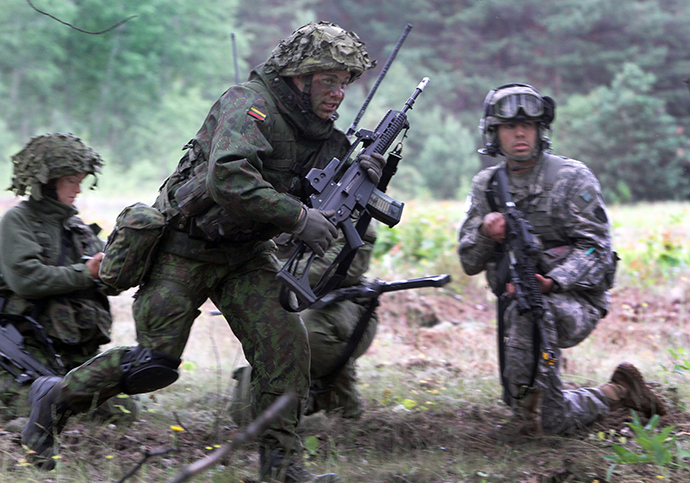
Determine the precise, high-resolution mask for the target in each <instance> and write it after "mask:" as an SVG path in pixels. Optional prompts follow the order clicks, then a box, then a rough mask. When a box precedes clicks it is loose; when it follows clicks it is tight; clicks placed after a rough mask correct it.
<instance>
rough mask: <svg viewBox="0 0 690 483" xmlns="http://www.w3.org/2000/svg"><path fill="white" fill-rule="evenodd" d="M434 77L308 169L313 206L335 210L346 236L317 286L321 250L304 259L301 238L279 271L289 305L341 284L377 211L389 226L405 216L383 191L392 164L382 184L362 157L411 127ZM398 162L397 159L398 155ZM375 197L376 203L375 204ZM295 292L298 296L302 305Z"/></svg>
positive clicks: (302, 305) (284, 302)
mask: <svg viewBox="0 0 690 483" xmlns="http://www.w3.org/2000/svg"><path fill="white" fill-rule="evenodd" d="M428 83H429V78H428V77H425V78H424V79H422V81H421V82H420V83H419V85H418V86H417V88H416V89H415V91H414V93H413V94H412V96H411V97H410V98H409V99H408V100H407V102H406V103H405V105H404V106H403V108H402V109H401V110H399V111H398V110H389V111H388V112H387V113H386V115H385V116H384V117H383V119H382V120H381V122H379V124H378V126H377V127H376V129H375V130H374V131H370V130H366V129H360V130H359V131H357V133H356V135H355V136H356V141H355V143H354V144H353V145H352V147H351V148H350V150H349V151H348V153H347V154H346V155H345V156H344V157H343V159H342V160H340V159H338V158H333V159H332V160H331V161H330V162H329V163H328V165H327V166H326V167H325V168H323V169H317V168H314V169H311V170H310V171H309V173H308V174H307V178H306V179H307V184H308V186H309V189H310V190H311V191H312V194H310V195H309V200H308V203H309V204H310V205H311V207H312V208H315V209H318V210H320V211H322V212H327V211H333V212H334V213H335V214H334V215H333V216H332V217H331V218H329V219H330V221H331V222H332V223H333V224H334V225H336V226H337V227H338V228H340V229H341V230H342V231H343V234H344V236H345V240H346V242H345V246H344V248H343V250H342V251H341V252H340V253H339V254H338V256H337V257H336V259H335V261H334V262H333V263H332V264H331V265H330V266H329V267H328V269H327V270H326V271H325V273H324V274H323V275H322V277H321V278H320V280H319V281H318V282H317V284H316V285H315V286H314V287H313V288H312V287H311V285H310V284H309V267H310V266H311V264H312V262H313V261H314V258H315V254H314V253H311V254H310V255H309V256H308V258H307V260H306V262H305V263H304V264H302V260H303V258H304V257H305V255H306V253H307V250H308V249H307V246H306V244H305V243H304V242H300V243H299V244H298V246H297V248H296V249H295V252H294V253H293V254H292V256H291V257H290V258H289V259H288V261H287V262H286V263H285V265H284V266H283V268H282V269H281V270H280V272H278V274H277V278H278V280H280V281H281V282H283V283H284V286H283V287H282V290H281V296H280V303H281V304H282V305H283V307H284V308H285V309H286V310H289V311H291V312H298V311H301V310H303V309H305V308H307V307H309V306H310V305H311V304H313V303H314V302H316V300H318V299H319V298H321V297H323V296H324V295H325V294H327V293H328V292H330V291H331V290H333V289H334V288H337V287H338V286H339V284H340V282H341V281H342V279H343V278H344V277H345V275H346V272H347V268H348V267H349V264H350V262H351V261H352V258H353V256H354V252H355V251H356V250H357V249H358V248H359V247H361V246H362V245H363V244H364V242H363V241H362V235H363V233H364V232H365V231H366V229H367V227H368V226H369V222H370V221H371V218H372V217H373V218H375V219H377V220H379V221H381V222H383V223H385V224H386V225H388V226H389V227H393V226H395V225H396V224H397V223H398V222H399V221H400V216H401V214H402V208H403V203H400V202H397V201H395V200H393V199H392V198H390V197H388V196H386V195H385V194H384V193H383V192H384V191H385V190H386V188H387V183H388V181H389V180H390V178H391V177H392V173H391V172H390V170H388V172H386V169H385V168H384V173H385V174H386V176H382V179H381V181H380V182H379V184H378V185H375V184H374V182H373V181H372V180H371V179H370V178H369V176H368V174H367V172H366V170H365V169H364V168H363V167H362V166H361V163H360V158H361V156H362V155H371V154H374V153H378V154H381V155H383V154H384V153H385V152H386V151H387V150H388V149H389V148H390V147H391V145H392V144H393V141H395V139H396V138H397V137H398V136H399V135H400V133H402V132H403V131H404V130H406V129H408V128H409V122H408V120H407V114H406V112H407V111H408V110H410V109H412V106H413V105H414V102H415V100H416V99H417V97H418V96H419V95H420V94H421V93H422V91H423V90H424V88H425V87H426V85H427V84H428ZM391 156H393V157H395V156H399V152H396V151H394V152H393V153H391V155H390V156H389V158H388V160H390V159H391ZM388 160H387V162H386V164H388ZM394 162H395V164H397V160H395V161H394ZM370 201H372V202H373V203H374V205H372V206H370ZM355 215H357V217H356V218H355ZM355 221H356V225H355ZM334 270H335V273H334ZM293 294H294V296H295V297H296V302H297V304H296V305H295V303H294V300H293V297H292V295H293Z"/></svg>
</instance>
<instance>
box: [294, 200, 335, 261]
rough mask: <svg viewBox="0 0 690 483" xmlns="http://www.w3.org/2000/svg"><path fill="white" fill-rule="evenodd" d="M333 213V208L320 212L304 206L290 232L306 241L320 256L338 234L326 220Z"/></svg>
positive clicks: (333, 226)
mask: <svg viewBox="0 0 690 483" xmlns="http://www.w3.org/2000/svg"><path fill="white" fill-rule="evenodd" d="M333 215H335V211H333V210H331V211H327V212H325V213H322V212H320V211H319V210H316V209H314V208H306V207H305V208H304V209H303V210H302V213H301V214H300V218H299V221H298V222H297V225H295V228H294V229H293V230H292V234H293V235H295V236H296V237H297V238H299V239H300V240H302V241H303V242H304V243H306V244H307V246H308V247H309V248H311V250H312V251H313V252H314V253H316V255H317V256H319V257H322V256H323V255H324V254H325V253H326V250H328V247H330V246H331V243H333V239H334V238H335V237H336V235H337V234H338V229H337V228H336V227H335V225H334V224H333V223H331V222H330V221H329V220H328V218H329V217H331V216H333Z"/></svg>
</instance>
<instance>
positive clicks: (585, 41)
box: [0, 0, 690, 203]
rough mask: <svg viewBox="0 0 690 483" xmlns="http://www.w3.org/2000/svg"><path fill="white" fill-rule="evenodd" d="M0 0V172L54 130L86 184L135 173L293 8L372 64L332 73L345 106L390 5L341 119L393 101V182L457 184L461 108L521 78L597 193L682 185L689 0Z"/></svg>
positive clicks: (155, 168)
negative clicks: (96, 163) (97, 163)
mask: <svg viewBox="0 0 690 483" xmlns="http://www.w3.org/2000/svg"><path fill="white" fill-rule="evenodd" d="M34 4H35V5H36V7H37V8H40V9H42V10H44V11H46V12H48V13H50V14H51V15H54V16H56V17H58V18H60V19H61V20H63V21H65V22H69V23H72V24H74V25H75V26H77V27H79V28H81V29H84V30H89V31H100V30H103V29H106V28H107V27H109V26H111V25H113V24H115V23H117V22H118V21H120V20H122V19H124V18H126V17H128V16H130V15H136V17H135V18H133V19H131V20H129V21H128V22H126V23H124V24H123V25H121V26H119V27H118V28H116V29H114V30H112V31H110V32H107V33H104V34H101V35H88V34H85V33H82V32H79V31H77V30H74V29H71V28H68V27H66V26H65V25H62V24H60V23H58V22H56V21H55V20H53V19H50V18H49V17H47V16H45V15H41V14H39V13H38V12H37V11H35V10H34V9H32V8H31V7H30V5H29V4H28V3H26V2H23V1H13V2H9V1H5V2H3V8H2V10H0V96H2V100H3V102H2V109H0V142H2V144H3V146H4V149H3V156H4V158H5V160H3V162H2V163H1V164H2V167H1V168H0V176H2V179H5V180H7V183H8V184H9V167H10V156H11V155H12V154H13V153H15V152H16V151H18V150H19V149H20V148H21V146H22V145H23V144H25V143H26V142H27V141H28V139H29V138H30V137H31V136H34V135H38V134H42V133H45V132H50V131H70V132H73V133H75V134H77V135H78V136H80V137H82V138H83V139H84V140H85V141H86V142H87V143H89V144H90V145H92V146H93V147H94V148H95V149H97V150H98V151H99V152H101V154H102V155H103V157H104V158H105V159H106V163H107V167H106V174H107V176H105V177H103V179H102V181H101V184H102V185H106V186H108V185H110V186H117V187H118V190H119V191H122V190H126V189H129V188H133V187H134V186H144V185H146V186H151V187H152V188H151V189H153V190H155V187H157V186H158V185H159V184H160V183H161V182H162V181H163V179H164V178H165V177H166V176H167V175H168V174H169V172H170V171H171V169H172V168H173V167H174V166H175V165H176V164H177V161H178V159H179V156H180V149H181V147H182V145H183V144H185V142H187V141H188V140H189V139H190V138H191V137H192V136H194V134H195V133H196V130H197V129H198V127H199V126H200V125H201V122H202V121H203V118H204V116H205V114H206V112H207V111H208V109H209V107H210V106H211V104H212V103H213V102H214V101H215V100H216V99H217V98H218V96H220V94H221V93H222V92H223V91H224V90H225V89H226V88H227V87H228V86H230V85H231V84H233V83H234V79H235V75H236V73H235V71H234V59H233V45H232V35H233V34H234V35H235V39H236V47H237V51H238V57H239V58H238V59H237V61H238V65H239V77H240V78H241V79H242V80H244V79H246V78H247V76H248V75H249V72H250V70H251V68H252V67H254V66H255V65H257V64H259V63H261V62H263V61H264V60H265V59H266V58H267V57H268V56H269V55H270V53H271V50H272V48H273V47H274V46H275V44H276V43H277V42H278V40H279V39H281V38H283V37H285V36H287V35H288V34H289V33H290V32H291V31H292V30H294V29H295V28H297V27H299V26H301V25H303V24H304V23H306V22H309V21H314V20H329V21H333V22H335V23H338V24H339V25H341V26H342V27H344V28H346V29H348V30H354V31H355V32H357V33H358V34H359V35H360V37H361V38H362V40H364V41H365V42H366V44H367V48H368V50H369V52H370V54H371V55H372V57H373V58H375V59H377V60H378V62H379V66H378V67H377V68H376V69H374V70H372V71H370V72H368V73H366V74H365V75H364V76H362V79H361V80H360V81H359V82H357V83H355V84H353V85H352V86H351V87H350V88H349V89H348V95H347V97H346V101H345V103H344V105H343V106H342V107H341V109H340V115H341V117H340V119H339V121H338V125H339V126H340V127H341V129H343V130H345V129H347V127H348V126H349V125H350V123H351V122H352V119H353V118H354V117H355V115H356V113H357V111H358V109H359V107H360V105H361V103H362V102H363V100H364V98H365V97H366V94H367V93H368V91H369V89H370V88H371V86H372V85H373V83H374V82H375V80H376V77H377V75H378V73H379V72H380V68H381V67H382V65H383V64H384V62H385V60H386V59H387V57H388V55H389V54H390V52H391V50H392V48H393V46H394V45H395V43H396V42H397V40H398V37H399V36H400V34H401V33H402V30H403V28H404V26H405V24H406V23H411V24H412V25H413V29H412V31H411V32H410V34H409V36H408V38H407V40H406V41H405V44H404V45H403V48H402V50H401V51H400V53H399V54H398V56H397V58H396V61H395V63H394V64H393V66H392V67H391V69H390V70H389V72H388V74H387V76H386V78H385V80H384V81H383V82H382V84H381V86H380V87H379V89H378V92H377V94H376V96H375V97H374V99H373V101H372V102H371V104H370V105H369V108H368V110H367V112H366V114H365V116H364V117H363V118H362V120H361V121H360V123H359V127H366V128H369V129H372V128H373V127H375V125H376V124H377V123H378V121H379V119H380V118H381V117H382V116H383V115H384V114H385V112H386V110H387V109H400V108H401V107H402V105H403V103H404V102H405V101H406V100H407V98H408V97H409V96H410V95H411V94H412V92H413V90H414V88H415V87H416V85H417V84H418V83H419V81H420V80H421V78H422V77H424V76H428V77H430V78H431V82H430V84H429V86H428V88H427V89H426V90H425V92H424V94H423V95H422V96H420V98H419V99H418V100H417V102H416V103H415V106H414V109H413V110H412V111H411V112H410V113H409V118H410V122H411V129H410V131H409V133H408V137H407V138H406V139H405V148H404V150H403V155H404V157H405V159H404V160H403V162H402V163H401V167H400V172H399V173H398V174H397V175H396V177H395V178H394V180H393V182H392V184H391V191H392V194H393V195H395V196H398V197H400V198H401V199H406V198H407V199H410V198H424V197H429V198H437V199H457V198H462V197H464V196H465V194H466V192H467V188H468V187H469V183H470V180H471V178H472V176H473V175H474V174H475V173H476V172H477V170H478V169H479V168H480V167H481V166H482V165H486V164H490V163H494V162H495V161H496V160H495V159H491V158H489V159H482V158H480V156H479V155H478V154H477V153H476V150H477V148H479V147H481V139H480V136H479V132H478V130H477V124H478V121H479V118H480V117H481V114H482V102H483V100H484V96H485V95H486V93H487V92H488V91H489V90H490V89H491V88H493V87H496V86H498V85H501V84H503V83H507V82H526V83H529V84H532V85H534V86H535V87H537V89H539V90H540V91H541V92H542V93H543V94H545V95H550V96H552V97H553V98H554V99H555V100H556V103H557V109H556V121H555V122H554V124H553V128H554V132H553V136H552V138H553V146H554V151H555V152H556V153H557V154H562V155H566V156H569V157H573V158H576V159H580V160H582V161H584V162H586V163H587V164H588V165H589V166H590V167H591V168H592V170H593V171H594V172H595V173H596V174H597V176H599V178H600V181H601V183H602V185H603V189H604V194H605V196H606V197H607V201H608V202H614V203H617V202H636V201H647V200H662V199H675V200H687V199H689V198H690V153H688V146H687V136H686V133H687V130H688V129H690V96H689V95H688V92H687V89H686V86H685V84H684V83H683V80H684V79H685V78H687V77H690V49H688V48H687V46H688V45H690V3H688V2H686V1H685V0H635V1H633V0H630V1H627V2H621V1H619V0H560V1H558V2H543V1H542V0H523V1H521V2H511V1H508V0H483V1H476V0H452V1H450V2H449V1H448V0H394V1H392V2H358V1H347V0H287V1H286V0H281V1H278V0H254V1H252V2H241V1H239V0H223V1H220V0H206V1H204V2H189V1H184V0H118V1H114V2H102V1H98V0H60V1H58V0H41V1H40V2H39V1H38V0H36V1H34Z"/></svg>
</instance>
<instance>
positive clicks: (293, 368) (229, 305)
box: [62, 251, 309, 452]
mask: <svg viewBox="0 0 690 483" xmlns="http://www.w3.org/2000/svg"><path fill="white" fill-rule="evenodd" d="M278 270H279V266H278V261H277V259H276V258H275V257H274V255H273V254H272V253H270V252H268V251H262V252H260V253H258V254H256V255H255V256H253V257H252V258H251V259H249V260H246V261H243V262H242V263H241V264H237V265H231V264H220V263H209V262H200V261H195V260H191V259H187V258H183V257H180V256H177V255H173V254H171V253H165V252H162V253H159V255H158V257H157V259H156V261H155V262H154V264H153V265H152V267H151V269H150V271H149V275H148V279H147V281H146V283H145V284H144V285H143V286H142V287H141V288H140V290H139V291H138V292H137V294H136V296H135V301H134V305H133V315H134V320H135V323H136V331H137V341H138V343H139V345H140V346H143V347H144V348H147V349H151V350H154V351H160V352H163V353H165V354H167V355H169V356H173V357H176V358H179V357H180V356H181V355H182V352H183V350H184V348H185V345H186V343H187V340H188V338H189V333H190V330H191V327H192V324H193V322H194V320H195V319H196V317H197V316H198V315H199V313H200V312H199V310H198V309H199V307H200V306H201V305H202V304H203V303H204V302H205V301H206V300H207V299H211V301H212V302H213V303H214V304H215V305H216V307H218V309H219V310H220V311H221V312H222V313H223V316H224V317H225V319H226V320H227V321H228V324H229V325H230V328H231V329H232V331H233V332H234V334H235V336H237V338H238V339H239V340H240V342H241V344H242V348H243V351H244V355H245V357H246V359H247V360H248V361H249V362H250V364H251V365H252V367H254V369H255V370H254V371H252V387H253V389H254V392H255V394H256V397H255V398H254V410H255V411H256V412H258V413H260V412H262V411H263V410H265V409H266V408H267V407H268V406H270V405H271V403H273V402H274V401H275V400H276V399H277V398H279V397H280V396H281V395H282V394H283V393H286V392H289V391H294V392H296V393H297V394H298V396H299V398H300V404H297V405H295V407H294V408H293V409H292V410H291V411H289V412H287V413H286V414H284V415H283V417H282V418H281V419H279V420H278V421H276V422H275V423H273V424H272V425H271V426H270V427H269V428H268V429H267V431H266V432H265V433H264V434H263V435H262V436H261V438H260V444H261V445H262V446H264V447H267V448H271V449H282V450H283V451H286V452H287V451H291V450H293V449H296V447H297V446H298V444H299V440H298V438H297V434H296V430H297V425H298V424H299V421H300V416H301V414H302V408H303V405H304V401H305V400H306V397H307V392H308V388H309V344H308V341H307V333H306V330H305V328H304V324H303V323H302V320H301V319H300V317H299V315H297V314H293V313H289V312H286V311H285V310H284V309H283V308H282V307H281V305H280V303H279V292H280V287H281V286H280V282H279V281H277V280H276V278H275V275H276V272H277V271H278ZM129 350H130V348H129V347H116V348H113V349H110V350H108V351H106V352H104V353H102V354H101V355H99V356H98V357H95V358H93V359H91V360H90V361H88V362H87V363H86V364H84V365H82V366H80V367H78V368H76V369H74V370H72V371H70V372H69V373H68V374H67V376H66V377H65V381H64V383H63V392H62V395H63V396H64V398H65V401H66V402H67V404H68V405H69V406H70V407H71V408H73V409H77V410H78V409H81V408H83V407H84V406H85V405H88V404H89V403H90V401H91V400H92V399H94V398H96V399H98V400H99V401H101V400H105V399H108V398H110V397H113V396H114V395H115V394H117V393H118V392H120V378H121V377H122V374H123V371H122V369H121V359H122V356H123V354H125V353H126V352H127V351H129Z"/></svg>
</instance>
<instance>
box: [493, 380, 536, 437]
mask: <svg viewBox="0 0 690 483" xmlns="http://www.w3.org/2000/svg"><path fill="white" fill-rule="evenodd" d="M540 402H541V393H540V392H536V391H534V392H530V393H529V394H527V395H526V396H525V397H523V398H522V399H520V400H519V402H518V406H517V408H515V411H514V413H513V416H512V417H511V418H510V419H509V420H508V422H507V423H505V424H503V425H502V426H500V427H498V428H496V429H492V430H490V431H489V432H488V433H487V436H488V437H489V438H491V439H495V440H496V441H502V442H504V443H518V442H521V441H525V440H527V439H531V438H538V437H541V436H544V430H543V429H542V426H541V418H540V411H539V404H540Z"/></svg>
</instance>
